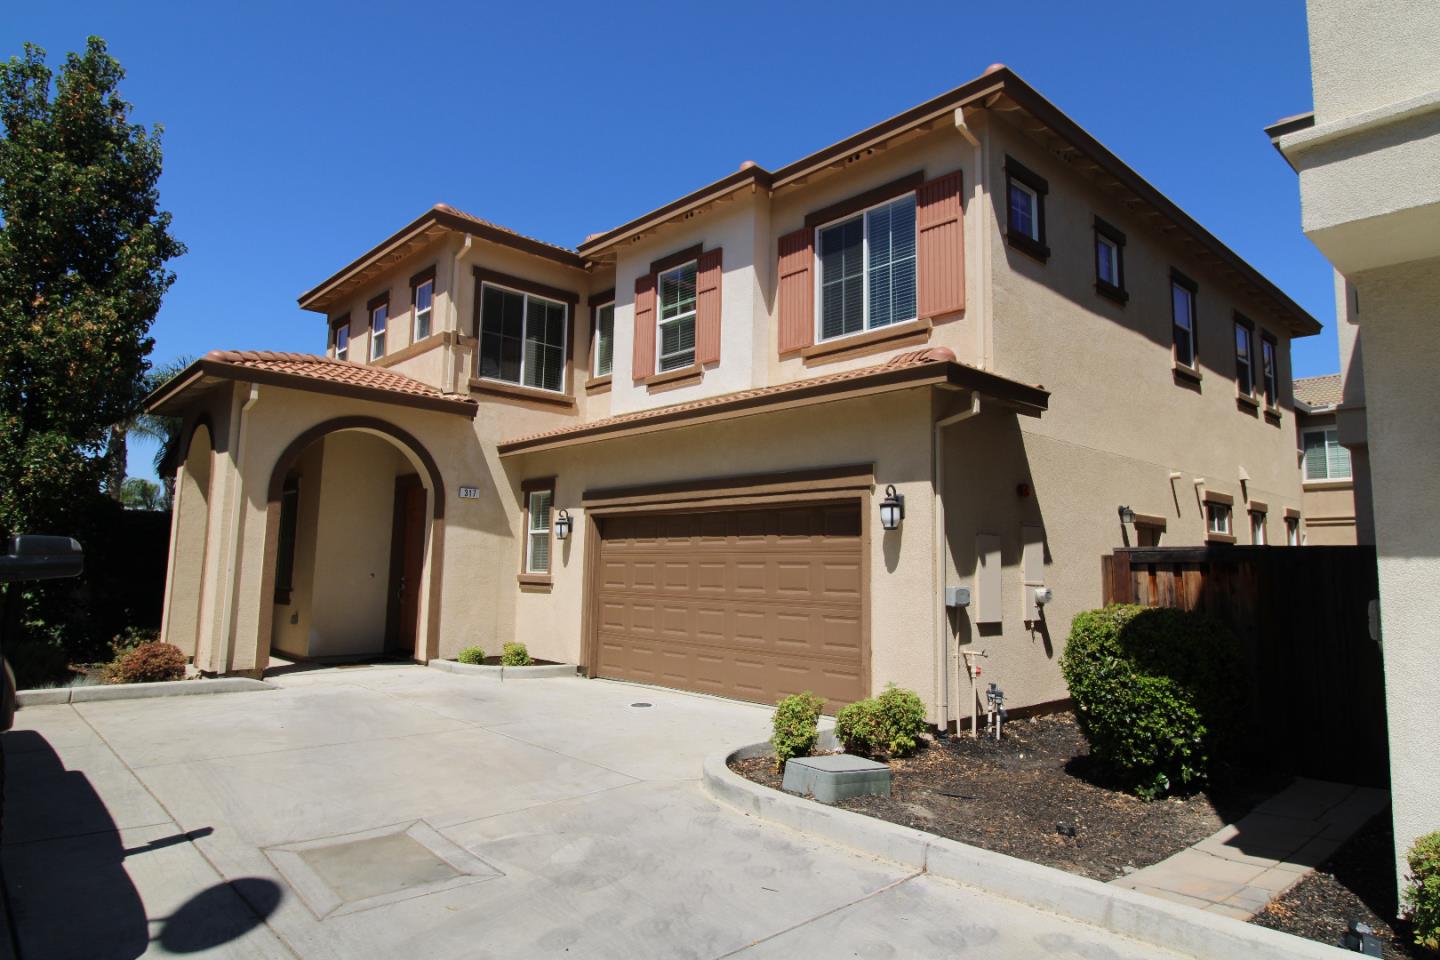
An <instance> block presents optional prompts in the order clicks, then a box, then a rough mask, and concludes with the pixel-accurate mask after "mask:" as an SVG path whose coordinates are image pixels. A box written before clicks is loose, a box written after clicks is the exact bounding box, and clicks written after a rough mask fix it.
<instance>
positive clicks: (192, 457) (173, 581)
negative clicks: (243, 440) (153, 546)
mask: <svg viewBox="0 0 1440 960" xmlns="http://www.w3.org/2000/svg"><path fill="white" fill-rule="evenodd" d="M192 431H193V432H192V433H191V434H190V449H189V451H188V455H187V457H186V459H185V462H184V463H182V464H180V467H179V469H178V470H177V472H176V476H175V503H174V506H173V507H172V509H171V512H170V527H171V529H170V557H169V565H168V567H167V576H166V583H165V609H164V614H163V619H162V621H161V624H160V639H162V640H164V641H166V642H167V643H172V644H174V645H175V646H177V647H179V648H180V649H181V650H182V651H183V652H184V653H185V655H186V656H187V657H190V658H192V659H193V658H194V656H195V648H196V638H197V636H198V633H199V626H200V598H201V591H202V589H203V583H204V567H205V546H206V540H207V528H208V526H209V521H210V477H211V474H212V471H213V461H214V455H215V454H214V448H213V446H212V444H211V437H210V428H209V427H207V426H204V425H203V424H202V425H199V426H195V427H193V428H192Z"/></svg>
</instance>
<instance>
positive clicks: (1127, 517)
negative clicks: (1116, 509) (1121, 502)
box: [1120, 507, 1135, 523]
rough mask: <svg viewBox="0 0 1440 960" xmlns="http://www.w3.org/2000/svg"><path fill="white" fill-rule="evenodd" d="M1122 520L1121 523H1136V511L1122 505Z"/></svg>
mask: <svg viewBox="0 0 1440 960" xmlns="http://www.w3.org/2000/svg"><path fill="white" fill-rule="evenodd" d="M1120 522H1121V523H1134V522H1135V511H1134V510H1131V509H1130V508H1129V507H1121V508H1120Z"/></svg>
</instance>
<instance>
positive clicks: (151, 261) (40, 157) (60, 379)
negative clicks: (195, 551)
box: [0, 37, 184, 533]
mask: <svg viewBox="0 0 1440 960" xmlns="http://www.w3.org/2000/svg"><path fill="white" fill-rule="evenodd" d="M123 76H124V72H123V70H122V69H121V67H120V64H119V63H118V62H117V61H116V60H115V59H114V58H113V57H111V56H110V55H109V54H108V53H107V52H106V47H105V42H104V41H103V40H101V39H99V38H98V37H91V38H90V40H89V42H88V44H87V46H86V49H85V52H84V53H83V54H74V53H72V54H70V55H69V56H68V57H67V59H66V62H65V66H64V67H63V69H61V70H60V72H59V74H58V76H57V75H56V74H54V73H53V72H52V71H51V69H50V68H49V67H48V66H47V65H46V62H45V52H44V51H43V50H41V49H40V48H38V47H35V46H32V45H29V44H27V45H26V46H25V51H24V54H23V55H22V56H20V57H12V58H11V59H10V61H9V62H8V63H5V64H0V128H3V135H0V217H3V224H0V530H6V531H9V532H11V533H29V532H54V533H63V532H67V531H66V529H65V528H66V526H67V525H68V523H69V522H70V514H71V506H72V505H73V504H75V503H76V502H77V501H80V500H83V499H85V498H88V497H91V496H93V495H95V493H96V492H97V491H98V490H99V488H100V482H101V479H102V477H103V475H104V471H105V448H106V441H107V438H108V435H109V432H110V428H111V426H112V425H114V424H117V423H125V422H128V421H130V420H132V418H133V417H134V415H135V413H136V409H137V404H138V401H139V399H140V398H141V397H142V396H143V390H144V383H145V373H146V369H147V363H146V359H145V358H146V356H147V355H148V354H149V352H150V350H151V348H152V346H153V344H154V342H153V340H151V338H150V337H149V335H148V331H149V329H150V325H151V323H152V322H153V321H154V319H155V314H156V312H157V311H158V310H159V309H160V301H161V298H162V297H163V296H164V294H165V292H166V291H167V290H168V289H169V287H170V285H171V283H173V282H174V279H175V276H174V274H173V273H172V272H170V271H169V270H168V269H166V263H167V262H168V261H170V260H171V259H173V258H175V257H178V256H180V255H181V254H182V253H184V247H183V246H182V245H181V244H180V243H179V242H178V241H177V240H176V239H175V238H174V237H173V236H171V233H170V215H169V214H168V213H165V212H164V211H162V210H161V209H160V208H159V194H158V191H157V182H158V180H159V177H160V168H161V149H160V133H161V130H160V128H159V127H156V128H155V129H154V130H147V129H146V128H145V127H143V126H141V125H139V124H135V123H132V122H130V120H129V114H130V105H129V104H128V103H126V102H125V101H124V100H122V99H121V98H120V95H119V90H118V87H119V83H120V80H121V78H122V77H123Z"/></svg>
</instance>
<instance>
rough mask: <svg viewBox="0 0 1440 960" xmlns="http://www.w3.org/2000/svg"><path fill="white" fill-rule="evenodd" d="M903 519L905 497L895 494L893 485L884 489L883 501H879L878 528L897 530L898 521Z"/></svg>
mask: <svg viewBox="0 0 1440 960" xmlns="http://www.w3.org/2000/svg"><path fill="white" fill-rule="evenodd" d="M904 519H905V495H904V494H901V493H896V492H895V484H893V483H892V484H890V485H888V486H887V487H886V488H885V499H884V500H881V501H880V526H882V527H884V528H885V529H886V530H899V529H900V521H901V520H904Z"/></svg>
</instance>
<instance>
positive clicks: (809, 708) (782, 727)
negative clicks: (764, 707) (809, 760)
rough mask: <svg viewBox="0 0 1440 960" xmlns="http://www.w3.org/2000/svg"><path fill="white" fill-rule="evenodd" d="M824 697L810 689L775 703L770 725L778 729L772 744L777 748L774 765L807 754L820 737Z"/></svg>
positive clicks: (772, 737)
mask: <svg viewBox="0 0 1440 960" xmlns="http://www.w3.org/2000/svg"><path fill="white" fill-rule="evenodd" d="M824 707H825V701H824V700H821V699H820V698H819V697H817V696H815V694H813V693H811V692H810V691H808V690H807V691H805V692H804V693H795V694H791V695H790V696H788V697H786V698H785V699H783V700H781V701H780V702H779V703H777V704H775V717H774V719H773V720H772V721H771V725H772V727H773V729H774V731H775V733H774V735H773V736H771V737H770V744H771V746H773V747H774V748H775V766H776V767H779V768H782V769H783V768H784V766H785V761H786V760H789V759H790V758H791V757H808V756H810V754H811V753H813V752H814V751H815V743H816V741H818V740H819V739H820V711H821V710H822V709H824Z"/></svg>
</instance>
